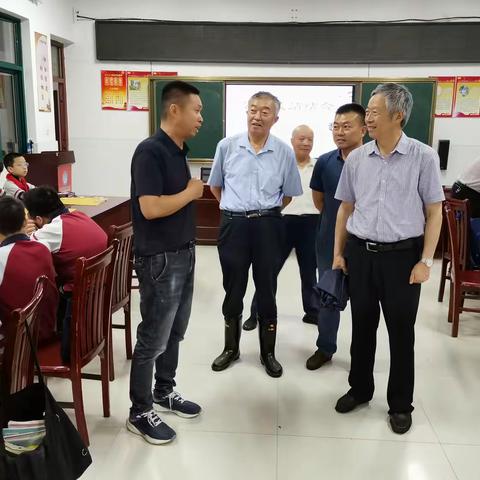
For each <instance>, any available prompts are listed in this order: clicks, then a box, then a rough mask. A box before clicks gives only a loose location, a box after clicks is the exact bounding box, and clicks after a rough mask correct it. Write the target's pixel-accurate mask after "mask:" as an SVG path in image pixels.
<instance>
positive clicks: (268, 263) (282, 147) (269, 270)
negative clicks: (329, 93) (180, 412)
mask: <svg viewBox="0 0 480 480" xmlns="http://www.w3.org/2000/svg"><path fill="white" fill-rule="evenodd" d="M279 111H280V101H279V100H278V99H277V98H276V97H275V96H274V95H272V94H271V93H269V92H258V93H256V94H255V95H253V96H252V97H251V98H250V100H249V102H248V111H247V122H248V132H246V133H242V134H239V135H235V136H233V137H229V138H225V139H223V140H222V141H220V143H219V144H218V146H217V151H216V153H215V159H214V162H213V166H212V171H211V174H210V178H209V180H208V184H209V185H210V188H211V190H212V193H213V194H214V195H215V197H216V198H217V200H218V201H219V202H220V209H221V211H222V219H221V224H220V234H219V237H218V252H219V256H220V263H221V265H222V272H223V286H224V289H225V300H224V302H223V306H222V313H223V316H224V318H225V347H224V350H223V352H222V353H221V354H220V355H219V356H218V357H217V358H216V359H215V360H214V362H213V364H212V369H213V370H214V371H221V370H224V369H225V368H227V367H228V366H229V365H230V364H231V363H232V362H234V361H235V360H237V359H238V358H239V356H240V350H239V345H240V332H241V320H242V311H243V297H244V295H245V291H246V288H247V283H248V271H249V269H250V266H252V271H253V280H254V282H255V289H256V292H257V310H258V318H259V337H260V354H261V361H262V364H263V365H264V366H265V370H266V372H267V374H268V375H270V376H272V377H280V376H281V375H282V372H283V369H282V366H281V365H280V363H279V362H278V361H277V360H276V358H275V341H276V330H277V306H276V301H275V295H276V290H277V275H278V271H279V267H280V262H281V259H282V258H281V257H282V250H283V242H284V235H285V232H284V230H283V222H282V217H281V213H280V212H281V209H282V207H283V206H285V205H286V204H287V203H288V202H290V201H291V197H293V196H298V195H301V194H302V184H301V180H300V175H299V173H298V169H297V162H296V160H295V155H294V153H293V150H292V149H291V148H290V147H289V146H288V145H287V144H285V143H284V142H282V141H281V140H280V139H278V138H276V137H274V136H273V135H271V134H270V129H271V128H272V126H273V125H274V124H275V123H276V122H277V120H278V114H279Z"/></svg>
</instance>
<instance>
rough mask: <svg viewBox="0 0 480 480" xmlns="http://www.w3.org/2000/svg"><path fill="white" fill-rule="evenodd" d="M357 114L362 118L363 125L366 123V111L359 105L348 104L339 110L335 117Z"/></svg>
mask: <svg viewBox="0 0 480 480" xmlns="http://www.w3.org/2000/svg"><path fill="white" fill-rule="evenodd" d="M352 112H353V113H357V114H358V116H359V117H360V118H361V120H362V123H365V115H366V113H365V109H364V108H363V107H362V105H360V104H359V103H346V104H345V105H342V106H341V107H338V108H337V111H336V112H335V115H342V114H344V113H352Z"/></svg>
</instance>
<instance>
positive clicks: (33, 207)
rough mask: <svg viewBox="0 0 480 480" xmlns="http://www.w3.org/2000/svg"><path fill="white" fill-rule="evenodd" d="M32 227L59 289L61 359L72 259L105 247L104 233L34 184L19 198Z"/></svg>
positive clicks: (66, 350) (66, 347)
mask: <svg viewBox="0 0 480 480" xmlns="http://www.w3.org/2000/svg"><path fill="white" fill-rule="evenodd" d="M23 202H24V204H25V207H26V209H27V210H28V214H29V216H30V219H31V220H32V221H33V223H34V225H35V227H36V230H34V231H33V232H32V235H31V237H32V239H34V240H38V241H40V242H42V243H44V244H45V245H46V246H47V247H48V249H49V250H50V252H52V255H53V264H54V265H55V270H56V271H57V285H58V286H59V290H60V309H59V310H61V311H62V310H64V313H63V314H62V313H59V319H60V322H61V325H60V326H59V327H60V328H59V330H61V331H62V358H63V360H64V361H68V359H69V355H70V318H71V297H72V290H73V281H74V275H75V261H76V260H77V258H79V257H86V258H89V257H93V256H95V255H98V254H99V253H101V252H102V251H104V250H105V249H106V248H107V234H106V233H105V232H104V231H103V230H102V229H101V228H100V227H99V226H98V225H97V224H96V223H95V222H94V221H93V220H92V219H91V218H90V217H89V216H87V215H85V214H84V213H83V212H79V211H73V212H70V211H69V210H68V209H67V208H65V205H64V204H63V203H62V201H61V200H60V197H59V196H58V193H57V192H56V191H55V190H54V189H53V188H51V187H46V186H45V187H37V188H35V189H33V190H30V191H29V192H27V193H26V194H25V196H24V197H23Z"/></svg>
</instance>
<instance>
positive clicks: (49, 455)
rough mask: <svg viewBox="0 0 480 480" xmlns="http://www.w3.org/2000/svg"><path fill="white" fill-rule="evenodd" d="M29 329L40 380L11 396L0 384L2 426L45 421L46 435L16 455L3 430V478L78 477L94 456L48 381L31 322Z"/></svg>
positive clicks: (0, 459) (69, 479) (64, 479)
mask: <svg viewBox="0 0 480 480" xmlns="http://www.w3.org/2000/svg"><path fill="white" fill-rule="evenodd" d="M26 329H27V336H28V340H29V342H30V345H31V348H32V355H33V357H34V362H35V367H36V369H37V373H38V379H39V383H34V384H32V385H29V386H27V387H26V388H24V389H23V390H20V391H19V392H17V393H14V394H10V395H9V394H7V393H6V390H5V389H4V388H2V386H1V385H0V422H1V423H0V427H1V428H5V427H7V425H8V422H10V421H17V422H29V421H34V420H44V422H45V436H44V437H43V439H42V440H41V441H40V444H39V445H38V446H37V447H36V448H35V449H33V450H31V451H25V452H23V453H18V454H15V453H12V452H11V451H9V450H7V449H6V448H5V441H4V438H3V433H2V431H1V429H0V480H76V479H77V478H80V476H81V475H82V474H83V472H84V471H85V470H86V469H87V468H88V467H89V465H90V464H91V463H92V458H91V456H90V452H89V451H88V448H87V447H86V446H85V444H84V443H83V441H82V439H81V437H80V434H79V433H78V432H77V429H76V428H75V427H74V425H73V424H72V422H71V421H70V419H69V418H68V416H67V415H66V413H65V412H64V411H63V409H62V408H61V407H60V406H59V405H58V404H57V402H56V401H55V399H54V398H53V395H52V394H51V392H50V390H49V389H48V387H47V385H46V384H45V382H44V379H43V376H42V374H41V372H40V366H39V364H38V359H37V355H36V349H35V347H34V344H33V341H32V338H31V335H30V330H29V328H28V325H26Z"/></svg>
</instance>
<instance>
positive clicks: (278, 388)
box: [275, 379, 281, 480]
mask: <svg viewBox="0 0 480 480" xmlns="http://www.w3.org/2000/svg"><path fill="white" fill-rule="evenodd" d="M280 381H281V380H280V379H278V381H277V382H276V389H277V396H276V397H277V398H276V401H277V405H276V416H275V423H276V425H275V426H276V429H275V430H276V435H275V480H278V440H279V438H280V436H279V427H280V425H279V423H280V385H279V383H280Z"/></svg>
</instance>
